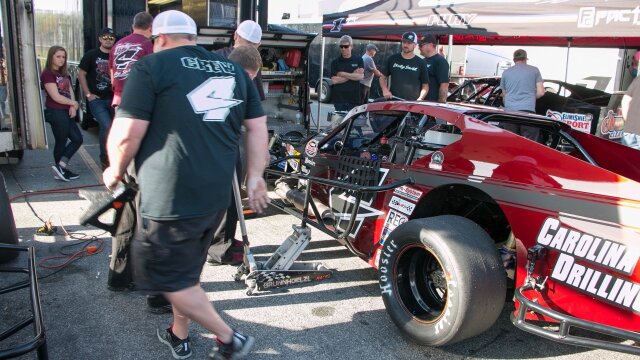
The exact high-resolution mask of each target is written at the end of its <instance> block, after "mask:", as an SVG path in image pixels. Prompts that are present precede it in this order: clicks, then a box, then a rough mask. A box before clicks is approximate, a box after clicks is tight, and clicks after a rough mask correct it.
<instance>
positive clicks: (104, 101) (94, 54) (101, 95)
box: [78, 28, 116, 170]
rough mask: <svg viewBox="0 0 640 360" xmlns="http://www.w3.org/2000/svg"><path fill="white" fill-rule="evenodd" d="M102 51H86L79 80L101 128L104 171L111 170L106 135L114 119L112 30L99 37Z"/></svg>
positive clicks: (101, 161)
mask: <svg viewBox="0 0 640 360" xmlns="http://www.w3.org/2000/svg"><path fill="white" fill-rule="evenodd" d="M98 41H99V42H100V47H99V48H97V49H92V50H89V51H87V53H86V54H84V56H83V57H82V60H80V70H79V72H78V80H79V81H80V86H81V87H82V91H83V92H84V95H85V96H86V97H87V106H88V107H89V109H90V110H91V114H92V115H93V117H94V118H95V119H96V121H97V122H98V125H99V127H100V130H99V133H98V139H99V142H100V163H101V164H102V169H103V170H104V169H105V168H107V166H109V159H108V158H107V151H106V149H105V144H106V141H107V134H108V133H109V129H110V128H111V120H112V119H113V107H112V106H111V102H112V101H113V91H112V89H111V74H110V73H109V51H111V48H112V47H113V44H114V43H115V41H116V37H115V35H114V33H113V30H111V29H110V28H104V29H102V31H101V32H100V35H98Z"/></svg>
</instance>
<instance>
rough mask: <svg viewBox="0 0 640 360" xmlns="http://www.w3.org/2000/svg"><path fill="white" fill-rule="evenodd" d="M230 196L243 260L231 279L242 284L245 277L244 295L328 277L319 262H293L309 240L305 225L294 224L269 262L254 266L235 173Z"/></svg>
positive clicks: (327, 273) (325, 269)
mask: <svg viewBox="0 0 640 360" xmlns="http://www.w3.org/2000/svg"><path fill="white" fill-rule="evenodd" d="M233 193H234V198H235V201H236V208H237V209H238V221H239V223H240V232H241V233H242V242H243V244H244V261H243V263H242V265H240V266H239V267H238V271H237V272H236V274H235V275H234V276H233V279H234V280H235V281H242V279H243V278H244V283H245V284H246V285H247V292H246V293H247V295H253V293H254V292H255V291H256V290H258V291H264V290H267V289H273V288H278V287H283V286H289V285H294V284H301V283H307V282H311V281H318V280H324V279H328V278H330V277H331V270H329V269H327V268H326V267H324V266H323V265H322V264H320V263H316V262H313V263H295V261H296V259H297V258H298V256H300V254H301V253H302V251H303V250H304V249H305V248H306V247H307V245H308V244H309V241H310V240H311V229H310V228H308V227H306V226H297V225H293V234H291V235H289V237H288V238H287V239H286V240H285V241H284V242H283V243H282V245H280V247H278V249H277V250H276V252H275V253H273V255H271V257H270V258H269V260H267V261H266V262H264V263H262V262H259V263H257V262H256V261H255V259H254V257H253V254H252V253H251V248H250V246H249V238H248V237H247V227H246V225H245V222H244V214H243V211H242V203H241V198H240V186H239V184H238V177H237V176H236V175H235V172H234V176H233Z"/></svg>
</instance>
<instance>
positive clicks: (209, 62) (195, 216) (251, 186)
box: [103, 10, 268, 359]
mask: <svg viewBox="0 0 640 360" xmlns="http://www.w3.org/2000/svg"><path fill="white" fill-rule="evenodd" d="M196 34H197V26H196V24H195V22H194V21H193V19H191V18H190V17H189V16H188V15H186V14H185V13H182V12H180V11H175V10H169V11H164V12H161V13H160V14H159V15H158V16H157V17H156V18H155V20H154V21H153V33H152V40H153V41H154V44H153V49H154V54H152V55H148V56H146V57H144V58H143V59H141V60H139V61H138V62H137V63H136V64H135V65H134V66H133V69H132V71H131V73H130V74H129V77H128V79H127V82H126V84H125V87H124V91H123V96H122V102H121V103H120V106H119V108H118V110H117V113H116V118H115V120H114V122H113V126H112V128H111V133H110V135H109V139H108V142H107V151H108V153H109V158H110V160H111V166H110V167H109V168H107V169H106V170H105V171H104V173H103V181H104V183H105V185H107V187H109V188H111V189H112V188H114V187H115V186H116V185H117V184H118V182H119V181H120V179H121V178H122V176H123V174H124V172H125V170H126V168H127V165H128V164H129V163H130V162H131V160H132V159H133V158H134V157H135V166H136V174H137V180H138V184H139V187H140V194H139V195H140V206H139V211H138V216H139V218H138V223H137V224H138V225H137V228H136V233H135V236H134V239H133V243H132V245H131V252H132V258H133V259H134V263H133V267H134V279H135V283H136V287H137V288H138V289H139V290H141V291H143V292H146V293H152V294H157V293H162V294H163V295H164V296H165V298H167V299H168V300H169V301H170V302H171V305H172V308H173V323H172V325H171V326H170V327H169V328H168V329H166V330H160V329H158V331H157V335H158V339H159V340H160V342H162V343H163V344H165V345H167V346H168V347H169V348H170V350H171V352H172V355H173V356H174V358H181V359H182V358H187V357H189V356H190V355H191V354H192V352H191V348H190V347H191V345H190V341H189V323H190V321H191V320H193V321H196V322H198V323H199V324H200V325H202V326H203V327H204V328H206V329H208V330H209V331H211V332H213V333H214V334H215V335H216V337H217V339H216V342H217V345H216V347H215V348H214V350H213V351H212V353H210V354H209V356H210V357H211V358H216V359H218V358H223V359H229V358H234V359H235V358H237V359H240V358H243V357H244V356H246V355H247V353H248V352H249V351H250V349H251V347H252V345H253V342H254V339H253V338H252V337H250V336H245V335H243V334H241V333H239V332H237V331H235V330H233V329H232V328H231V327H229V325H227V324H226V323H225V322H224V320H223V319H222V318H221V317H220V315H219V314H218V313H217V312H216V311H215V309H214V308H213V306H212V305H211V303H210V302H209V300H208V298H207V295H206V293H205V292H204V291H203V290H202V288H201V287H200V273H201V271H202V266H203V265H204V262H205V259H206V256H207V248H208V247H209V244H210V243H211V239H212V238H213V234H214V232H215V231H216V229H217V228H218V226H219V225H220V220H221V218H222V215H223V213H224V210H225V209H226V208H227V207H228V205H229V202H230V200H231V199H230V198H231V196H230V195H231V194H230V191H229V189H230V188H231V181H232V179H233V176H234V167H235V160H236V157H237V151H238V141H239V137H240V126H241V125H244V126H245V127H246V129H247V145H246V150H247V181H246V188H247V194H248V197H249V205H250V206H251V208H252V209H254V210H255V211H257V212H262V210H263V209H264V208H266V206H267V203H268V197H267V188H266V183H265V181H264V179H263V177H262V174H263V171H264V168H265V165H266V164H265V156H264V154H265V153H266V152H267V126H266V116H264V111H263V110H262V106H261V104H260V99H259V97H258V94H257V91H256V88H255V86H254V85H253V83H252V82H251V80H250V79H249V77H248V75H247V73H246V72H245V71H244V69H242V68H241V67H240V66H238V65H237V64H235V63H233V62H231V61H229V60H227V59H225V58H224V57H222V56H220V55H218V54H214V53H212V52H210V51H207V50H206V49H204V48H202V47H199V46H197V45H196ZM167 74H171V76H167Z"/></svg>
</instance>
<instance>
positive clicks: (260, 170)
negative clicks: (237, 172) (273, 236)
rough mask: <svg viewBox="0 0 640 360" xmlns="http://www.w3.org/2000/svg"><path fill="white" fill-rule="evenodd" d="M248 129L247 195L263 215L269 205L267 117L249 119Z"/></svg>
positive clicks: (247, 121)
mask: <svg viewBox="0 0 640 360" xmlns="http://www.w3.org/2000/svg"><path fill="white" fill-rule="evenodd" d="M244 126H245V128H246V129H247V142H246V154H245V157H246V163H247V183H246V186H247V194H248V195H249V206H250V207H251V209H253V210H254V211H257V212H258V213H261V212H262V210H264V209H266V208H267V205H268V204H269V197H268V195H267V184H266V183H265V181H264V177H263V174H264V169H265V167H266V165H267V163H266V161H265V154H266V153H268V151H269V150H268V135H267V134H268V132H267V117H266V116H261V117H258V118H253V119H247V120H245V121H244Z"/></svg>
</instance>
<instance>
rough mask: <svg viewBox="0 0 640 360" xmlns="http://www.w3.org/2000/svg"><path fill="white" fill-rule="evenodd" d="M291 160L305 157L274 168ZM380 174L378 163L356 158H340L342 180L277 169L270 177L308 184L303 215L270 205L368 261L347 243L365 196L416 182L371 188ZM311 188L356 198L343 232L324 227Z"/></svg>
mask: <svg viewBox="0 0 640 360" xmlns="http://www.w3.org/2000/svg"><path fill="white" fill-rule="evenodd" d="M288 160H298V161H300V162H303V161H304V157H303V156H301V155H292V156H286V157H283V158H280V159H278V160H276V161H274V162H272V165H276V164H278V163H281V162H282V161H288ZM300 168H301V167H300ZM300 168H299V169H300ZM379 170H380V161H379V160H368V159H363V158H357V157H353V156H340V157H339V158H338V167H337V169H336V171H337V173H338V174H339V176H342V180H331V179H325V178H321V177H317V176H311V175H306V174H303V173H299V172H298V173H288V172H284V171H280V170H275V169H266V170H265V172H266V173H267V174H270V175H276V176H278V177H280V178H293V179H297V180H304V181H306V182H307V185H306V189H305V195H304V205H303V209H302V213H300V212H299V211H296V210H295V208H292V207H291V206H288V205H286V204H285V203H284V202H281V201H272V202H271V205H272V206H274V207H275V208H277V209H279V210H281V211H283V212H285V213H287V214H289V215H293V216H295V217H297V218H298V219H300V220H302V224H301V227H303V228H304V227H305V226H306V225H307V224H308V225H311V226H313V227H314V228H316V229H318V230H320V231H322V232H324V233H325V234H327V235H329V236H331V237H334V238H335V239H336V240H338V242H340V243H341V244H343V245H344V246H346V247H347V249H349V251H350V252H351V253H352V254H354V255H356V256H358V257H359V258H362V259H368V258H370V257H371V255H369V254H364V253H362V252H361V251H359V250H358V249H356V248H355V247H354V246H353V244H351V242H350V241H349V239H348V236H349V234H351V232H352V231H353V229H354V227H355V224H356V217H357V212H358V208H359V206H360V202H361V201H362V198H363V196H364V195H365V194H367V193H377V192H382V191H388V190H393V189H395V188H397V187H400V186H403V185H408V184H413V183H414V182H415V181H414V180H413V178H410V177H409V178H406V179H403V180H399V181H396V182H393V183H390V184H385V185H372V184H376V183H377V180H378V174H379ZM312 184H319V185H326V186H332V187H335V188H339V189H342V190H347V191H351V192H352V195H353V196H354V198H355V201H354V205H353V208H352V209H351V213H350V215H349V223H348V225H347V227H346V228H345V229H344V230H339V229H338V228H337V226H334V227H333V229H331V228H329V227H328V226H327V224H325V222H324V220H323V219H322V215H321V213H320V211H319V210H318V206H317V205H316V203H315V200H314V199H313V197H312V196H311V188H312ZM309 207H311V210H312V211H313V218H311V217H310V216H309Z"/></svg>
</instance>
